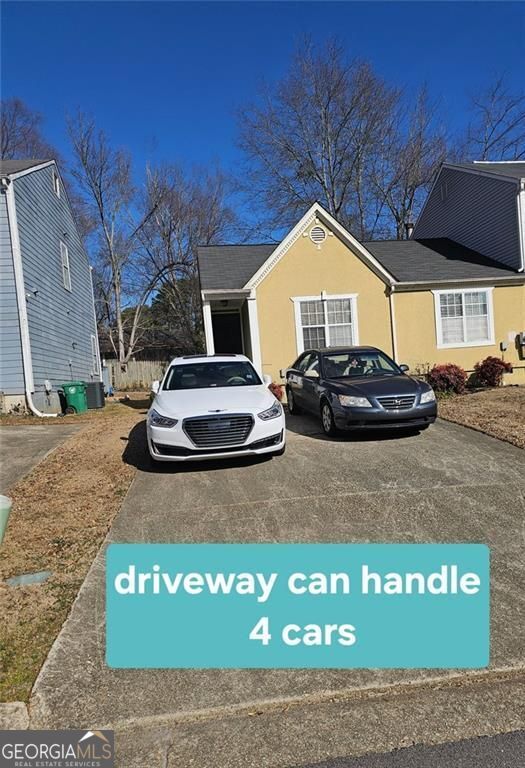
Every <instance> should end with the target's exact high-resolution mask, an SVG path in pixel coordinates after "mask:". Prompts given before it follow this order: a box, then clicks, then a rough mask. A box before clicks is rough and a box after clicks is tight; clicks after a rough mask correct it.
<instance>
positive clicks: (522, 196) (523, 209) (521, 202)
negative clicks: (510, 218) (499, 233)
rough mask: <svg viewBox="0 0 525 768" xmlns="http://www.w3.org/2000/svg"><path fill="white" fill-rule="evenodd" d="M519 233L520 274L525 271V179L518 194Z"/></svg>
mask: <svg viewBox="0 0 525 768" xmlns="http://www.w3.org/2000/svg"><path fill="white" fill-rule="evenodd" d="M518 233H519V238H520V255H521V265H520V267H519V269H518V272H523V271H525V179H522V180H521V182H520V188H519V192H518Z"/></svg>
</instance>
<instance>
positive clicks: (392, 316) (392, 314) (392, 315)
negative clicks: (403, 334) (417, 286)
mask: <svg viewBox="0 0 525 768" xmlns="http://www.w3.org/2000/svg"><path fill="white" fill-rule="evenodd" d="M394 290H395V289H394V286H393V285H391V286H390V289H389V291H388V304H389V307H390V328H391V331H392V356H393V358H394V360H395V362H396V363H397V332H396V312H395V307H394Z"/></svg>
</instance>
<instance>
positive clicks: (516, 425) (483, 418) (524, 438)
mask: <svg viewBox="0 0 525 768" xmlns="http://www.w3.org/2000/svg"><path fill="white" fill-rule="evenodd" d="M439 415H440V416H441V418H443V419H447V420H448V421H454V422H456V423H457V424H463V425H464V426H466V427H473V428H474V429H479V430H480V431H481V432H485V433H486V434H487V435H492V436H493V437H497V438H499V439H500V440H506V441H507V442H508V443H513V445H517V446H518V447H519V448H525V387H500V388H498V389H488V390H484V391H482V392H472V393H469V394H466V395H455V396H453V397H450V398H446V399H443V400H440V403H439Z"/></svg>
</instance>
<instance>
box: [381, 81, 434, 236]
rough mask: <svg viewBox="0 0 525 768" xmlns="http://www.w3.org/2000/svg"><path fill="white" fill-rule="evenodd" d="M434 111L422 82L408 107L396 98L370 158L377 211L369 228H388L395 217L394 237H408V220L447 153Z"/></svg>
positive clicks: (410, 220) (416, 208) (417, 209)
mask: <svg viewBox="0 0 525 768" xmlns="http://www.w3.org/2000/svg"><path fill="white" fill-rule="evenodd" d="M436 112H437V110H436V107H435V106H434V105H432V104H430V103H429V99H428V95H427V91H426V88H422V89H421V90H420V91H419V93H418V94H417V96H416V98H415V101H414V105H413V107H412V109H410V108H409V109H407V107H406V100H405V99H402V100H400V103H399V105H398V108H397V109H396V111H395V116H394V119H393V120H392V123H391V126H390V131H389V132H388V136H387V140H386V141H385V143H384V146H383V147H382V148H381V151H380V152H378V153H377V155H376V156H375V157H372V158H370V174H371V180H372V185H373V190H374V194H373V197H374V200H375V211H376V214H375V217H374V219H373V221H371V222H370V224H369V227H370V233H371V234H376V231H377V229H378V228H379V232H378V234H386V233H388V232H389V230H390V229H391V226H390V222H392V221H393V223H394V226H395V234H396V237H397V239H398V240H403V239H405V238H406V237H408V232H407V229H408V225H409V224H411V223H413V222H414V221H415V218H416V217H417V214H418V213H419V209H420V207H421V205H422V203H423V200H424V198H425V196H426V193H427V191H428V188H429V186H430V184H431V182H432V180H433V178H434V175H435V173H436V171H437V169H438V167H439V165H440V163H442V162H443V160H444V159H445V156H446V146H447V145H446V139H445V131H444V129H443V128H442V127H441V126H439V125H436ZM385 214H386V218H387V219H388V220H387V221H386V223H385V221H384V220H385Z"/></svg>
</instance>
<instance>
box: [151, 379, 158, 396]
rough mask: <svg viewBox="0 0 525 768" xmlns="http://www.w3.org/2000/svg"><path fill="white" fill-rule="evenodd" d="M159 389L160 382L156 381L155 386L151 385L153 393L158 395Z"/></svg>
mask: <svg viewBox="0 0 525 768" xmlns="http://www.w3.org/2000/svg"><path fill="white" fill-rule="evenodd" d="M159 389H160V381H154V382H153V384H152V385H151V391H152V392H154V393H155V394H157V392H158V391H159Z"/></svg>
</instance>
